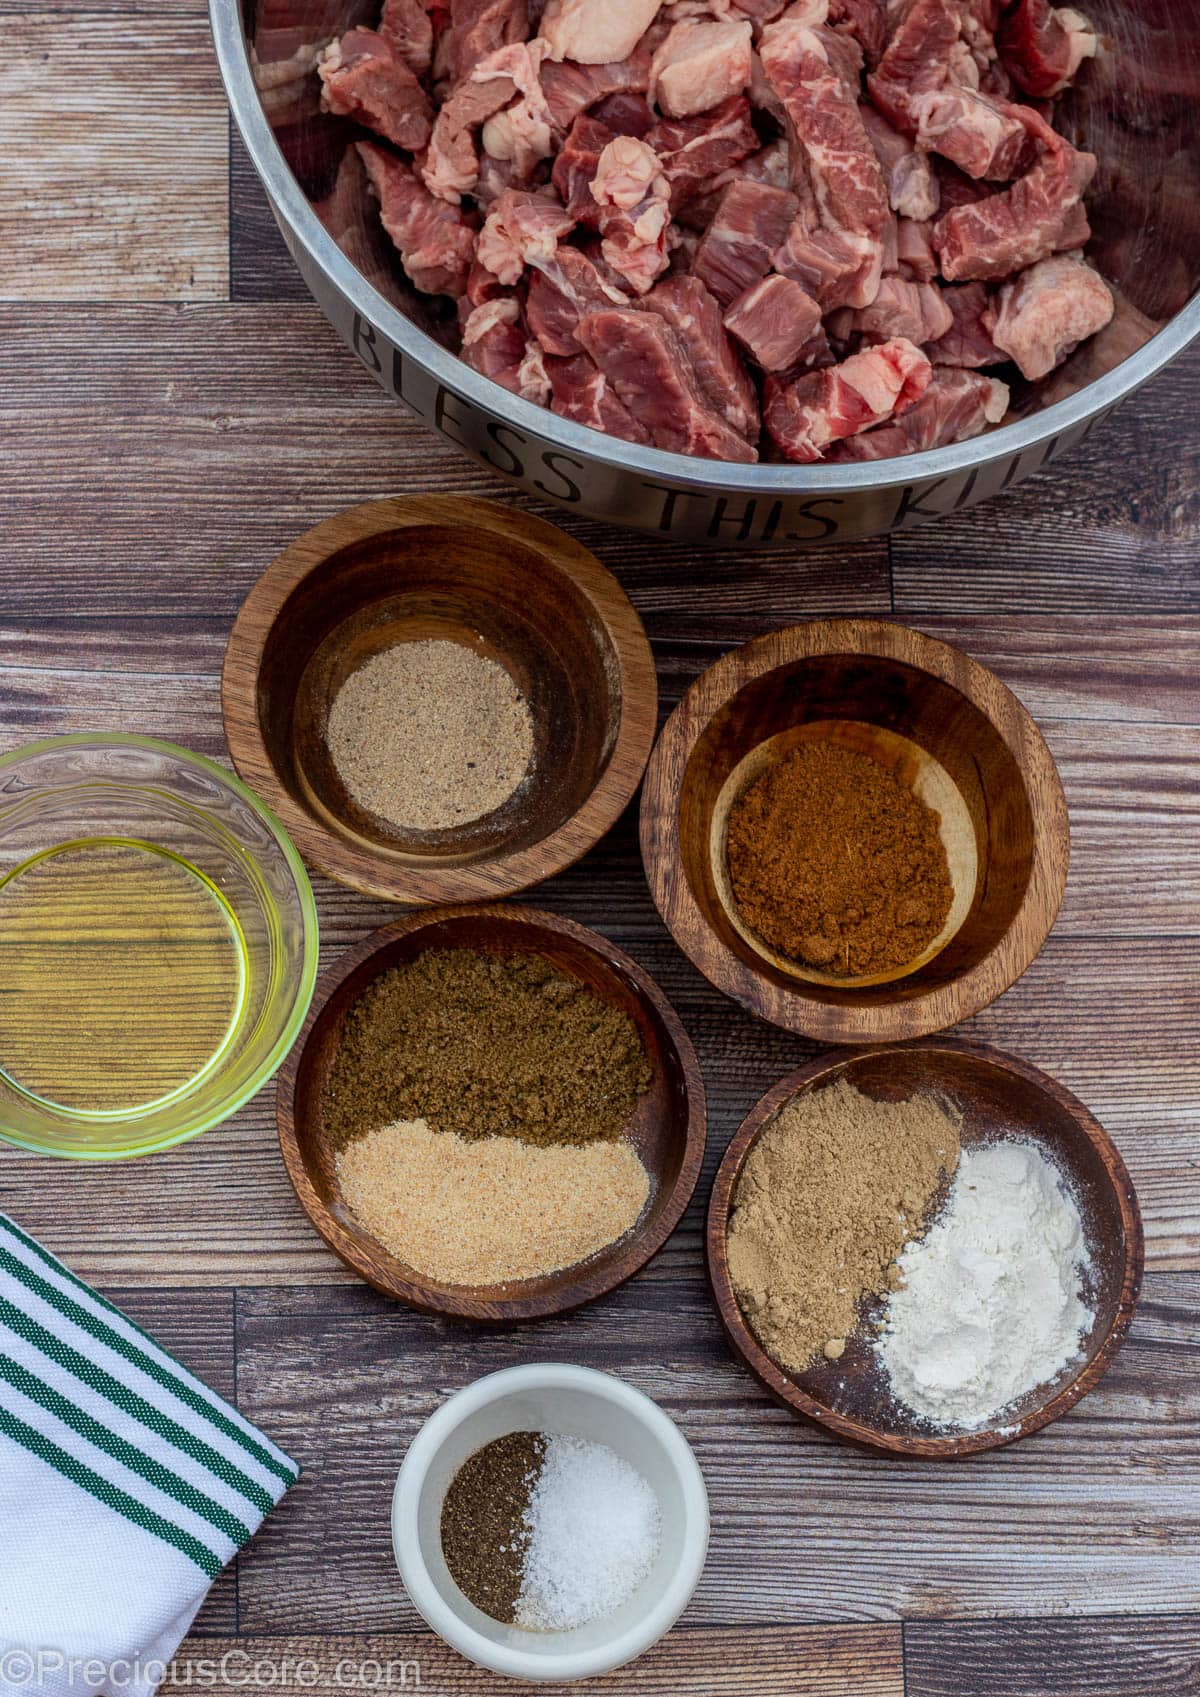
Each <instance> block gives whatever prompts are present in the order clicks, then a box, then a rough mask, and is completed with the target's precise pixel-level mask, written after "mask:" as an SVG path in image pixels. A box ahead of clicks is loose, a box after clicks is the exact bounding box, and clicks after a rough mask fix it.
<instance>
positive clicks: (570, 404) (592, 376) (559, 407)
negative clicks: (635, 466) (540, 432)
mask: <svg viewBox="0 0 1200 1697" xmlns="http://www.w3.org/2000/svg"><path fill="white" fill-rule="evenodd" d="M546 372H547V375H548V376H549V379H550V410H551V412H556V413H557V414H558V416H559V417H560V418H569V419H571V420H572V422H573V423H575V424H586V425H588V426H589V427H590V428H591V429H592V430H603V431H604V432H605V434H606V435H608V436H619V437H621V438H622V440H623V441H626V442H637V443H639V444H640V445H642V446H646V445H648V444H649V441H650V432H649V431H648V430H647V429H646V426H645V425H644V424H642V423H641V422H640V420H638V419H637V418H635V417H634V415H633V413H631V412H630V410H629V408H628V407H627V406H626V405H625V403H624V401H622V400H621V398H620V396H619V395H618V394H617V392H616V390H615V389H614V388H613V386H612V384H611V383H610V382H609V380H608V378H607V377H606V376H605V375H604V373H603V372H602V371H601V370H600V367H599V366H598V365H597V364H596V362H595V360H593V359H592V358H591V356H590V355H589V354H585V353H583V352H582V351H581V352H579V353H577V354H576V355H575V356H574V357H573V358H571V359H548V360H547V361H546Z"/></svg>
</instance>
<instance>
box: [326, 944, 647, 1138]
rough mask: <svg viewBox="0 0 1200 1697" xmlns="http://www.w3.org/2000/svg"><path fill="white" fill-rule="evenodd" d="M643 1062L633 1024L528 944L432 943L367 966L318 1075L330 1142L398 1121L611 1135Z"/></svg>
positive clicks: (508, 1131)
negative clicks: (516, 947)
mask: <svg viewBox="0 0 1200 1697" xmlns="http://www.w3.org/2000/svg"><path fill="white" fill-rule="evenodd" d="M650 1077H651V1072H650V1066H649V1063H648V1061H647V1059H646V1052H645V1050H644V1048H643V1047H642V1042H641V1038H640V1037H639V1035H638V1032H637V1028H636V1026H635V1025H634V1023H633V1021H632V1020H631V1019H630V1018H629V1016H628V1015H627V1014H625V1013H624V1012H622V1010H621V1009H620V1008H614V1007H610V1006H609V1005H608V1004H607V1003H605V1002H602V1001H600V1000H598V999H597V997H595V996H593V995H592V993H591V991H590V990H588V989H587V988H586V987H585V986H584V985H583V984H581V983H579V982H578V981H577V980H576V979H573V978H568V977H566V976H565V975H564V974H563V973H562V972H560V971H559V970H558V968H557V967H555V966H553V965H552V964H551V963H550V962H549V961H547V960H544V959H543V958H542V957H541V956H540V955H511V956H508V957H500V956H497V955H486V954H478V953H476V952H475V951H474V950H471V949H435V950H431V951H429V952H428V953H426V954H423V955H420V956H418V957H417V959H416V960H413V961H409V962H408V963H407V964H406V965H404V966H399V967H395V968H394V969H393V970H392V971H390V972H385V973H383V974H382V976H381V977H379V978H377V979H376V980H375V982H374V983H373V984H372V985H370V987H369V988H368V989H367V990H366V991H364V993H363V995H362V996H361V997H360V998H359V1000H358V1002H357V1003H356V1004H355V1006H354V1007H353V1008H352V1010H351V1012H350V1015H349V1018H348V1019H347V1021H346V1027H345V1032H344V1035H343V1040H342V1045H341V1048H340V1049H339V1050H338V1053H337V1056H336V1057H335V1059H334V1063H333V1066H332V1067H331V1069H330V1073H329V1079H328V1083H327V1085H326V1088H325V1097H324V1116H325V1127H326V1133H327V1135H328V1137H329V1139H330V1142H331V1143H332V1144H333V1146H334V1148H335V1149H341V1148H344V1147H345V1145H346V1144H347V1143H351V1142H353V1141H354V1139H355V1138H357V1137H362V1136H364V1135H365V1134H366V1133H367V1132H369V1131H375V1130H378V1128H379V1127H381V1126H385V1125H392V1124H394V1123H395V1122H396V1121H397V1120H416V1119H423V1120H425V1121H427V1122H428V1124H429V1125H430V1126H432V1127H433V1129H434V1130H435V1131H453V1132H457V1133H458V1135H459V1136H460V1137H466V1138H480V1137H519V1138H521V1139H523V1140H524V1141H525V1142H526V1143H537V1144H542V1145H545V1144H551V1143H574V1144H580V1143H591V1142H593V1141H595V1140H596V1139H598V1138H606V1139H613V1138H617V1137H620V1136H621V1134H622V1132H623V1131H624V1129H625V1127H626V1125H627V1124H628V1123H629V1119H630V1116H631V1115H632V1113H633V1110H634V1107H635V1105H636V1103H637V1099H638V1097H639V1096H640V1095H641V1093H642V1092H643V1091H644V1090H645V1089H646V1087H647V1085H648V1084H649V1083H650Z"/></svg>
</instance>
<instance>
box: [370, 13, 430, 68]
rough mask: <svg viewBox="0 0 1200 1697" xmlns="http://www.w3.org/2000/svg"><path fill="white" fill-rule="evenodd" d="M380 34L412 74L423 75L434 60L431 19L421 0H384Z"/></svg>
mask: <svg viewBox="0 0 1200 1697" xmlns="http://www.w3.org/2000/svg"><path fill="white" fill-rule="evenodd" d="M379 33H380V35H382V36H383V37H384V39H385V40H387V41H390V42H391V44H392V46H393V47H394V48H395V49H396V52H397V53H398V54H399V55H400V57H401V58H402V59H403V60H404V63H405V64H406V65H407V66H408V68H409V70H410V71H412V72H413V74H414V76H418V77H423V76H424V75H425V72H426V71H427V70H428V69H429V67H430V64H431V63H432V60H433V22H432V20H431V19H430V16H429V13H428V11H427V9H426V8H425V6H424V5H422V3H421V0H384V3H383V16H382V17H381V18H380V20H379Z"/></svg>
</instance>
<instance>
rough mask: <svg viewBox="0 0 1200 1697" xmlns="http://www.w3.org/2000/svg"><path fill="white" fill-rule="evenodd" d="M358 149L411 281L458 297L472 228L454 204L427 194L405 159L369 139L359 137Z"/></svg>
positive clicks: (468, 265) (467, 269)
mask: <svg viewBox="0 0 1200 1697" xmlns="http://www.w3.org/2000/svg"><path fill="white" fill-rule="evenodd" d="M358 152H359V157H360V158H361V159H362V162H363V164H364V165H365V166H366V168H367V176H368V177H369V178H370V180H371V187H372V189H373V190H374V192H375V196H376V198H377V199H378V201H379V215H380V218H381V219H382V222H383V227H384V229H385V230H386V231H387V233H388V235H389V236H390V237H391V238H392V241H393V242H394V243H395V246H396V249H397V251H398V253H399V255H400V263H401V264H402V265H403V266H404V269H405V271H407V273H408V275H409V276H410V277H411V278H412V280H413V283H414V284H415V285H416V287H417V288H418V289H421V290H422V291H423V292H424V293H425V294H427V295H450V296H451V297H452V298H453V299H455V300H457V299H458V298H459V297H460V296H461V295H463V294H464V293H465V292H466V287H467V276H468V274H469V272H470V269H471V261H472V259H473V258H474V255H475V242H476V240H477V236H476V232H475V230H474V229H472V227H471V225H470V224H469V223H468V222H467V221H466V219H465V218H464V216H463V214H462V212H461V211H460V210H459V208H458V207H456V206H450V205H448V204H447V202H446V201H444V200H438V199H437V198H436V196H434V195H431V194H430V192H429V190H428V189H427V188H426V187H425V185H424V183H422V182H421V181H420V179H419V178H418V177H417V176H416V175H415V174H414V172H413V171H412V170H411V168H410V167H409V166H408V165H406V164H405V163H404V161H403V160H401V159H397V158H396V157H395V155H394V154H391V153H388V152H387V151H386V150H385V149H384V148H382V147H377V146H376V145H375V143H374V142H371V141H360V142H359V143H358Z"/></svg>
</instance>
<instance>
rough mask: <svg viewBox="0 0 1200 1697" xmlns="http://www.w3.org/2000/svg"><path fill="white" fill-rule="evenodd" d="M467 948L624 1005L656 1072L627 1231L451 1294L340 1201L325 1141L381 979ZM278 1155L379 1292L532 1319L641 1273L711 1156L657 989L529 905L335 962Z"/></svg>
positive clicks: (288, 1082)
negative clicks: (535, 1268) (536, 960)
mask: <svg viewBox="0 0 1200 1697" xmlns="http://www.w3.org/2000/svg"><path fill="white" fill-rule="evenodd" d="M447 948H469V949H475V950H483V951H486V952H488V953H494V954H498V955H508V954H520V953H524V952H528V953H531V954H539V955H543V956H545V958H546V959H548V960H550V961H552V962H553V963H554V965H555V966H557V967H559V968H560V969H561V970H562V971H563V972H565V973H567V974H569V975H570V976H571V977H573V978H576V979H578V980H579V981H580V982H582V983H583V984H585V985H586V986H587V988H588V989H589V990H590V991H591V992H592V994H593V995H594V996H597V997H599V998H600V1000H602V1001H604V1002H608V1003H610V1004H611V1005H612V1006H614V1007H618V1008H621V1009H622V1010H623V1011H624V1012H625V1013H626V1014H628V1016H629V1018H630V1019H631V1020H632V1021H633V1022H634V1024H635V1025H636V1026H637V1029H638V1032H639V1033H640V1035H641V1039H642V1042H643V1044H644V1046H645V1050H646V1055H647V1057H648V1059H649V1061H650V1065H651V1067H652V1069H653V1077H652V1079H651V1082H650V1087H649V1089H648V1090H647V1091H646V1093H645V1094H644V1095H643V1096H642V1098H641V1100H640V1101H639V1103H638V1105H637V1108H636V1110H635V1112H634V1116H633V1118H632V1120H631V1121H630V1124H629V1127H628V1129H627V1132H626V1136H627V1137H628V1139H629V1141H630V1142H631V1143H632V1144H633V1146H634V1148H635V1149H636V1150H637V1153H638V1155H639V1156H640V1158H641V1160H642V1163H643V1165H644V1166H645V1168H646V1170H647V1172H648V1173H649V1174H650V1181H651V1194H650V1200H649V1202H648V1203H647V1205H646V1209H645V1211H644V1213H643V1214H642V1217H641V1219H640V1220H639V1221H638V1223H637V1225H636V1226H634V1227H633V1229H632V1231H630V1232H629V1233H627V1234H626V1236H625V1237H623V1238H621V1239H620V1240H619V1241H618V1242H617V1243H615V1244H612V1245H610V1247H609V1248H607V1249H604V1250H601V1251H600V1252H599V1254H597V1255H594V1256H592V1257H591V1258H590V1259H589V1260H588V1261H585V1262H581V1263H580V1264H579V1265H578V1266H576V1267H567V1268H564V1269H563V1270H562V1271H561V1272H558V1273H549V1274H546V1275H545V1276H544V1277H541V1278H536V1279H521V1280H516V1281H513V1282H512V1283H511V1284H505V1285H470V1286H467V1285H449V1284H442V1283H439V1282H438V1281H436V1280H430V1279H427V1278H426V1277H425V1276H424V1274H422V1273H418V1272H416V1271H414V1269H413V1268H411V1267H409V1266H407V1265H405V1263H404V1262H402V1261H399V1260H397V1259H396V1257H395V1256H393V1255H390V1254H389V1253H388V1251H387V1250H386V1249H384V1248H383V1246H382V1245H381V1244H379V1243H377V1242H376V1240H375V1239H374V1238H373V1237H372V1236H371V1235H370V1234H369V1233H368V1232H367V1231H366V1230H364V1228H363V1227H362V1226H361V1225H360V1224H359V1223H358V1221H357V1219H356V1218H355V1217H354V1215H353V1214H352V1213H351V1212H350V1210H349V1208H348V1207H347V1206H346V1205H345V1203H344V1202H343V1200H342V1197H341V1193H340V1189H339V1186H338V1179H337V1169H336V1166H335V1162H334V1157H333V1152H332V1150H331V1149H330V1147H329V1144H328V1142H327V1141H326V1137H325V1128H324V1124H323V1114H322V1097H323V1094H324V1086H325V1080H326V1078H327V1077H328V1074H329V1069H330V1066H331V1065H332V1062H333V1057H334V1054H335V1053H336V1050H337V1047H338V1043H339V1041H340V1036H341V1031H342V1027H343V1025H344V1023H345V1020H346V1017H347V1015H348V1014H349V1012H350V1010H351V1009H352V1008H353V1006H354V1004H355V1003H356V1002H357V1001H358V999H359V997H360V996H361V995H362V993H363V991H364V990H365V989H366V988H367V986H368V985H369V984H370V983H371V982H372V981H373V980H374V979H376V978H378V977H379V975H380V973H382V972H386V971H388V969H389V968H391V967H394V966H399V965H401V964H403V962H405V961H409V960H413V959H414V958H415V957H416V956H418V955H420V954H423V953H424V952H425V951H426V950H427V949H447ZM276 1118H277V1121H278V1126H279V1146H280V1148H281V1150H282V1151H283V1159H284V1164H285V1166H286V1167H287V1170H288V1176H289V1178H290V1179H291V1181H292V1184H293V1185H294V1187H295V1190H296V1194H297V1196H298V1197H299V1198H300V1202H301V1205H302V1206H303V1208H304V1210H305V1212H306V1213H307V1214H308V1217H309V1219H310V1220H311V1221H312V1223H313V1225H314V1226H316V1228H317V1230H318V1231H319V1232H320V1234H321V1236H322V1237H323V1238H324V1239H325V1241H326V1243H327V1244H328V1245H329V1247H330V1248H331V1249H332V1250H333V1251H334V1252H335V1254H337V1255H339V1256H340V1257H341V1259H342V1260H343V1261H344V1262H345V1263H346V1265H347V1266H348V1267H351V1268H353V1270H354V1271H355V1272H356V1273H358V1274H359V1275H360V1277H362V1278H364V1279H366V1281H367V1282H368V1284H372V1285H374V1286H375V1288H376V1290H380V1291H383V1292H384V1294H385V1295H387V1296H393V1297H395V1298H396V1299H397V1300H398V1301H400V1302H406V1303H408V1304H409V1306H410V1307H412V1308H419V1309H421V1310H423V1311H424V1312H425V1313H428V1314H448V1315H454V1316H457V1317H460V1318H464V1319H470V1320H486V1321H511V1320H536V1319H541V1318H543V1317H544V1316H546V1315H550V1314H565V1313H566V1312H568V1310H570V1309H572V1308H578V1307H580V1306H581V1305H582V1304H583V1303H585V1302H591V1301H593V1300H594V1299H595V1298H596V1297H598V1296H603V1295H605V1294H606V1292H608V1291H610V1290H615V1289H616V1287H617V1286H618V1285H620V1284H623V1283H624V1282H625V1280H626V1279H628V1278H632V1276H633V1274H634V1273H636V1272H638V1271H639V1270H640V1269H641V1268H642V1267H644V1266H645V1265H646V1263H647V1261H649V1260H650V1259H651V1258H652V1257H653V1256H655V1255H657V1254H658V1251H659V1250H660V1249H661V1248H662V1246H663V1244H664V1243H666V1241H667V1239H668V1238H669V1237H670V1235H671V1233H672V1232H673V1231H674V1230H675V1227H676V1226H677V1225H678V1224H679V1222H680V1220H681V1219H682V1218H683V1214H684V1210H685V1209H686V1208H687V1205H688V1203H689V1201H690V1200H691V1197H692V1193H693V1192H694V1190H695V1188H696V1181H697V1179H698V1178H699V1176H700V1168H701V1165H702V1163H703V1160H704V1143H705V1126H706V1114H705V1102H704V1084H703V1081H702V1079H701V1076H700V1068H699V1065H698V1063H697V1061H696V1054H695V1050H694V1049H693V1048H692V1045H691V1042H690V1041H689V1039H688V1035H687V1033H686V1032H685V1031H684V1029H683V1026H682V1025H681V1024H680V1023H679V1019H678V1017H677V1015H676V1014H675V1012H674V1010H673V1008H672V1007H671V1005H670V1003H669V1002H668V1001H667V1000H666V998H665V996H664V995H663V993H662V991H661V990H660V989H659V988H658V986H657V985H656V984H655V983H654V982H653V980H652V979H650V978H648V977H647V976H646V974H645V973H644V972H643V971H642V969H641V968H640V967H639V966H637V965H635V964H634V962H633V961H631V960H630V958H629V956H628V955H626V954H623V953H622V951H621V950H620V949H618V948H616V947H615V946H614V945H613V944H612V943H610V942H608V941H607V940H606V939H605V938H604V937H601V936H600V935H599V934H598V933H597V932H595V931H588V930H586V929H585V928H584V927H583V926H582V925H575V924H573V923H572V921H570V920H569V919H559V918H558V917H557V916H556V915H554V914H552V913H541V912H539V911H538V910H537V909H536V908H522V907H502V906H497V907H467V906H462V907H444V908H438V909H436V910H435V911H433V912H429V913H419V914H410V915H408V916H407V917H405V918H404V919H401V920H398V921H397V922H396V924H394V925H389V926H387V927H385V929H384V930H382V931H377V932H376V933H375V935H374V936H373V937H369V938H368V939H367V940H366V942H365V943H361V944H359V946H358V947H357V948H355V949H351V950H350V951H349V952H348V953H347V954H345V955H343V956H342V957H341V959H340V960H338V961H337V962H336V963H335V965H334V967H333V969H332V970H331V971H330V972H329V973H327V974H326V975H325V977H324V978H323V979H322V981H321V982H320V983H319V984H318V986H317V992H316V995H315V996H314V998H313V1004H312V1008H311V1010H310V1013H309V1016H308V1021H307V1023H306V1025H305V1028H304V1031H303V1033H302V1034H301V1037H300V1040H299V1042H298V1043H297V1044H296V1046H295V1048H293V1050H292V1052H291V1054H290V1055H289V1056H288V1059H287V1061H286V1063H285V1065H284V1067H283V1069H282V1071H281V1072H280V1075H279V1085H278V1090H277V1094H276Z"/></svg>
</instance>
